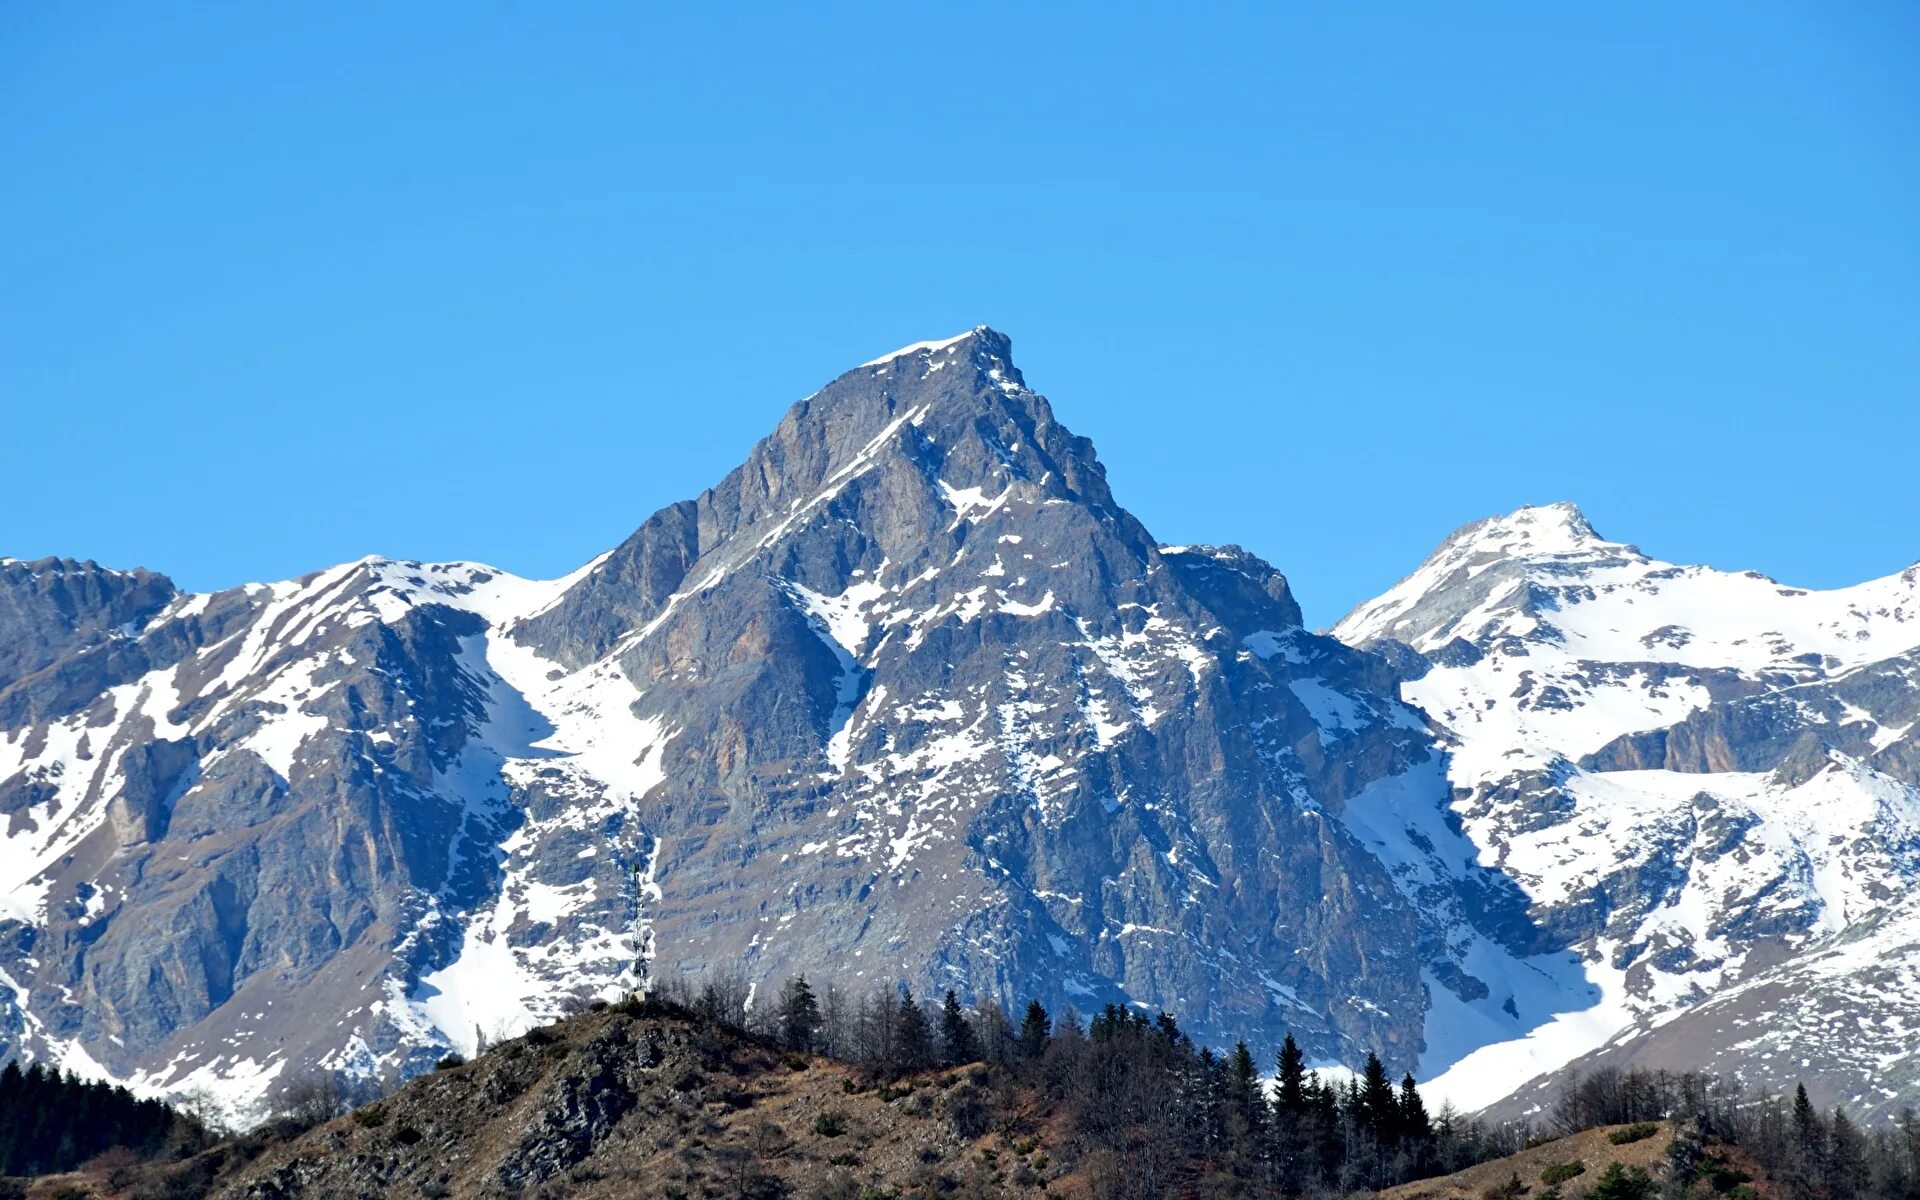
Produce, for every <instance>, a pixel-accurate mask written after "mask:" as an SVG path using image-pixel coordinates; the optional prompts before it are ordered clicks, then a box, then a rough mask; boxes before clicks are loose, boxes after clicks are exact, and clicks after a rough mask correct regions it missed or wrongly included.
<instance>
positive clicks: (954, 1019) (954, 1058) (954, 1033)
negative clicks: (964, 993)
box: [940, 988, 980, 1065]
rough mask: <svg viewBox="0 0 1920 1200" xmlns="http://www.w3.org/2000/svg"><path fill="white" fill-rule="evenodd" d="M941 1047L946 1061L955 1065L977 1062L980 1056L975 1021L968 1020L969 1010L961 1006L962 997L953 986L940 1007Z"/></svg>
mask: <svg viewBox="0 0 1920 1200" xmlns="http://www.w3.org/2000/svg"><path fill="white" fill-rule="evenodd" d="M940 1049H941V1050H942V1052H943V1053H944V1055H945V1058H946V1061H947V1062H948V1063H950V1064H954V1065H958V1064H960V1063H970V1062H975V1061H977V1060H978V1059H979V1057H980V1043H979V1041H978V1039H976V1038H975V1037H974V1036H973V1022H971V1021H969V1020H967V1010H966V1009H964V1008H961V1007H960V997H959V996H957V995H955V994H954V991H953V989H952V988H948V989H947V999H946V1003H945V1004H943V1005H941V1007H940Z"/></svg>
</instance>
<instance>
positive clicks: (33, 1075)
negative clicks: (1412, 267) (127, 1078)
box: [0, 1062, 205, 1176]
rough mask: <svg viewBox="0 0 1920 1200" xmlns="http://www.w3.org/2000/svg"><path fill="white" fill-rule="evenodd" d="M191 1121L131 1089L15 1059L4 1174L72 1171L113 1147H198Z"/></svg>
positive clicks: (1, 1092) (4, 1074) (1, 1107)
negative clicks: (19, 1061)
mask: <svg viewBox="0 0 1920 1200" xmlns="http://www.w3.org/2000/svg"><path fill="white" fill-rule="evenodd" d="M204 1138H205V1134H204V1131H203V1130H201V1128H200V1127H199V1125H198V1124H197V1123H196V1122H194V1121H193V1120H192V1119H191V1118H190V1117H187V1116H186V1115H185V1114H183V1113H181V1112H179V1111H178V1110H176V1109H174V1108H173V1107H171V1106H170V1105H167V1104H164V1103H162V1102H161V1101H158V1100H142V1099H140V1098H138V1097H136V1096H135V1095H134V1094H133V1093H132V1092H129V1091H128V1090H127V1089H126V1088H124V1087H117V1086H114V1085H111V1084H105V1083H95V1082H91V1081H86V1080H81V1079H78V1078H76V1077H75V1076H74V1075H73V1074H72V1073H71V1072H59V1071H49V1070H47V1069H46V1068H45V1067H44V1066H42V1065H41V1064H39V1063H34V1064H33V1065H32V1066H30V1067H28V1068H27V1069H26V1070H24V1071H23V1070H21V1069H20V1064H19V1063H17V1062H10V1063H8V1064H7V1065H6V1067H5V1069H4V1070H0V1175H16V1176H18V1175H46V1174H51V1173H53V1172H57V1171H71V1170H73V1169H74V1168H75V1167H77V1166H79V1165H80V1164H81V1163H84V1162H86V1161H88V1160H89V1159H92V1158H94V1157H96V1156H97V1155H100V1154H102V1153H104V1152H105V1151H107V1150H109V1149H112V1148H114V1147H123V1148H125V1149H127V1150H129V1151H131V1152H133V1153H135V1154H137V1155H141V1156H152V1155H158V1154H161V1153H166V1152H171V1151H175V1150H178V1149H181V1148H183V1147H187V1146H192V1145H197V1144H199V1143H200V1142H202V1141H203V1140H204Z"/></svg>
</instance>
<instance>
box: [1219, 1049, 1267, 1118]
mask: <svg viewBox="0 0 1920 1200" xmlns="http://www.w3.org/2000/svg"><path fill="white" fill-rule="evenodd" d="M1226 1099H1227V1105H1228V1107H1229V1108H1230V1109H1231V1110H1232V1111H1233V1113H1234V1114H1235V1115H1237V1116H1238V1117H1239V1118H1240V1119H1241V1120H1242V1121H1244V1122H1245V1123H1246V1125H1247V1127H1248V1128H1249V1129H1250V1130H1251V1129H1259V1128H1260V1127H1261V1126H1262V1125H1263V1124H1264V1121H1263V1120H1262V1118H1263V1117H1264V1116H1265V1109H1266V1105H1265V1104H1264V1103H1263V1102H1262V1100H1261V1096H1260V1068H1258V1067H1256V1066H1254V1065H1253V1054H1252V1052H1250V1051H1249V1050H1248V1049H1247V1044H1246V1043H1245V1042H1237V1043H1235V1045H1234V1047H1233V1057H1232V1058H1230V1059H1228V1060H1227V1079H1226Z"/></svg>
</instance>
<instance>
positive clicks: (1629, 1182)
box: [1587, 1162, 1653, 1200]
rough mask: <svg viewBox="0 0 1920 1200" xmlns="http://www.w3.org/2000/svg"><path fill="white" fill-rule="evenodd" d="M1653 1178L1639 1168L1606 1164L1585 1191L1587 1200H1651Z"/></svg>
mask: <svg viewBox="0 0 1920 1200" xmlns="http://www.w3.org/2000/svg"><path fill="white" fill-rule="evenodd" d="M1652 1197H1653V1177H1652V1176H1650V1175H1648V1174H1647V1173H1646V1172H1645V1171H1643V1170H1641V1169H1640V1168H1639V1167H1623V1166H1621V1165H1620V1164H1619V1163H1617V1162H1614V1163H1608V1164H1607V1169H1606V1170H1605V1171H1602V1172H1601V1173H1600V1178H1599V1180H1598V1181H1597V1182H1595V1183H1594V1185H1593V1187H1592V1188H1590V1189H1589V1190H1588V1191H1587V1200H1652Z"/></svg>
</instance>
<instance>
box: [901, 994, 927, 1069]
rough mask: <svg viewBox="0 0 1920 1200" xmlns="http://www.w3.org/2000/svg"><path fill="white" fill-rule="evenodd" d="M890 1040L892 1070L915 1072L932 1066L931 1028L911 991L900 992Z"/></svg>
mask: <svg viewBox="0 0 1920 1200" xmlns="http://www.w3.org/2000/svg"><path fill="white" fill-rule="evenodd" d="M893 1039H894V1067H895V1069H897V1070H901V1071H918V1070H922V1069H924V1068H926V1067H929V1066H931V1065H932V1064H933V1026H932V1024H931V1023H929V1022H928V1020H927V1014H926V1013H925V1012H923V1011H922V1010H921V1008H920V1002H919V1001H918V1000H915V999H914V998H913V989H912V988H909V987H902V988H901V989H900V1007H899V1011H898V1013H897V1015H896V1016H895V1018H894V1031H893Z"/></svg>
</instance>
